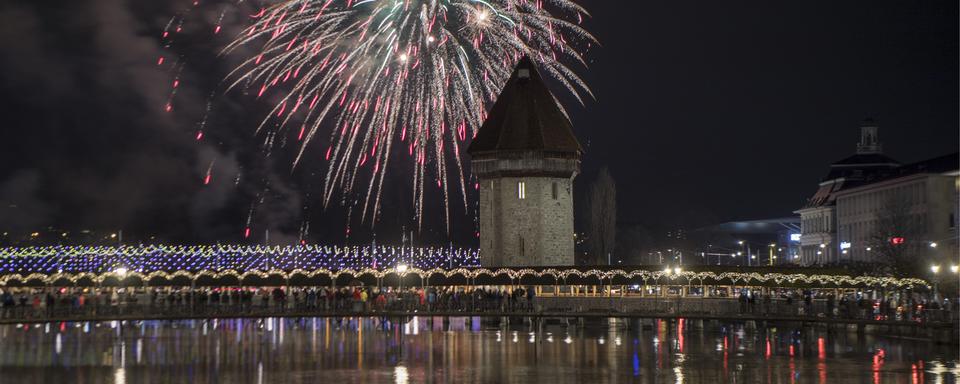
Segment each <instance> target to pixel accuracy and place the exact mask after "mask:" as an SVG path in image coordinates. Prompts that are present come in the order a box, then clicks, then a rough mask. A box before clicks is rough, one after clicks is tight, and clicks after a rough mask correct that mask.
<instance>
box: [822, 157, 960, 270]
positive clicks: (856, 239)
mask: <svg viewBox="0 0 960 384" xmlns="http://www.w3.org/2000/svg"><path fill="white" fill-rule="evenodd" d="M958 161H960V160H958V157H957V154H955V153H954V154H951V155H946V156H941V157H937V158H933V159H930V160H925V161H922V162H918V163H914V164H908V165H904V166H901V167H899V168H897V169H896V170H895V171H893V172H890V173H889V174H886V175H884V176H882V177H880V178H878V180H876V181H874V182H871V183H869V184H865V185H861V186H858V187H854V188H849V189H844V190H842V191H840V192H838V193H837V194H836V200H837V238H838V239H839V241H840V248H841V251H840V260H841V261H844V260H849V261H865V262H870V261H874V260H875V255H872V254H871V251H873V249H871V248H872V247H876V244H877V242H878V241H894V240H893V239H886V238H883V239H880V238H878V235H879V234H881V232H880V231H879V230H878V228H877V226H878V221H879V219H878V218H879V217H880V215H883V214H888V215H889V213H890V211H902V212H903V213H904V214H903V216H904V218H905V219H906V220H903V221H904V225H908V224H909V228H905V229H903V231H904V232H903V233H901V234H899V236H896V237H903V239H902V241H903V244H902V246H904V247H906V248H907V249H908V250H909V252H911V253H913V254H915V255H916V256H917V257H921V258H925V259H930V260H931V263H932V264H942V263H949V262H950V261H951V257H950V256H951V255H952V256H953V257H952V259H956V255H957V193H958V187H960V177H958V175H960V171H958V168H960V167H958V164H957V163H958ZM881 225H882V224H881ZM896 241H898V242H899V241H900V240H896ZM938 261H939V262H938ZM953 263H954V264H956V261H955V260H954V261H953Z"/></svg>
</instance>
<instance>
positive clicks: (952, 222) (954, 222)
mask: <svg viewBox="0 0 960 384" xmlns="http://www.w3.org/2000/svg"><path fill="white" fill-rule="evenodd" d="M949 220H950V221H949V223H950V229H953V228H954V227H956V226H957V217H956V216H954V215H953V212H951V213H950V219H949Z"/></svg>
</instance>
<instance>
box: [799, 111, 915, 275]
mask: <svg viewBox="0 0 960 384" xmlns="http://www.w3.org/2000/svg"><path fill="white" fill-rule="evenodd" d="M882 152H883V146H882V145H881V144H880V136H879V130H878V127H877V125H876V124H874V123H873V121H871V120H867V121H865V122H864V124H863V125H862V126H861V127H860V142H859V143H858V144H857V152H856V154H855V155H853V156H850V157H847V158H845V159H843V160H840V161H838V162H836V163H833V164H831V165H830V172H829V173H828V174H827V176H826V177H824V178H823V180H822V181H821V182H820V187H819V188H818V189H817V192H816V193H815V194H814V195H813V197H811V198H810V200H808V201H807V204H806V205H805V206H804V207H803V208H800V209H799V210H797V211H795V213H798V214H800V228H801V235H800V260H799V262H800V264H803V265H812V264H828V263H836V262H839V261H840V255H841V253H840V252H841V250H840V243H839V242H838V241H837V236H836V234H837V212H836V211H837V201H836V198H837V193H838V192H840V191H842V190H844V189H847V188H852V187H855V186H858V185H863V184H865V183H867V182H868V180H870V179H871V178H873V177H876V176H877V175H879V174H882V173H884V172H886V171H889V170H891V169H894V168H896V167H898V166H900V163H899V162H897V161H896V160H893V159H891V158H889V157H887V156H885V155H884V154H883V153H882Z"/></svg>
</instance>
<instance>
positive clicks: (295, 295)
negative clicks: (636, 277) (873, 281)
mask: <svg viewBox="0 0 960 384" xmlns="http://www.w3.org/2000/svg"><path fill="white" fill-rule="evenodd" d="M535 292H536V290H535V289H533V288H532V287H522V286H517V287H463V286H460V287H419V286H417V287H407V288H401V289H398V288H394V287H384V288H378V287H370V286H348V287H242V288H241V287H219V288H211V287H202V288H187V287H127V288H118V287H100V288H92V287H87V288H83V287H70V288H5V289H2V290H0V317H2V318H4V319H38V318H71V317H84V316H93V317H96V316H119V315H131V316H138V315H142V316H149V315H163V316H170V315H189V316H208V315H210V316H215V315H218V314H220V315H244V314H305V315H308V314H310V313H331V312H333V313H376V312H391V311H392V312H400V311H402V312H489V313H508V312H523V311H532V310H534V309H535V307H536V304H537V303H538V302H537V300H536V299H537V297H536V294H535ZM720 296H722V295H720ZM734 296H735V297H736V300H737V301H738V302H739V313H740V314H744V315H760V316H768V315H780V316H800V317H821V318H843V319H872V320H881V321H883V320H888V321H918V322H926V321H950V320H951V319H953V315H954V313H953V311H952V310H953V305H954V303H953V302H952V301H951V300H949V299H942V300H939V299H933V298H932V297H930V296H926V295H921V294H918V293H900V292H895V293H889V294H883V295H878V296H879V297H872V294H871V295H868V294H865V293H862V292H857V293H845V294H841V295H839V298H838V297H837V296H835V295H834V293H833V291H832V290H826V291H814V290H790V289H783V290H772V289H771V290H750V289H740V290H739V291H738V292H735V294H734ZM716 299H717V300H731V301H732V300H733V298H724V297H717V298H716ZM627 300H631V299H627ZM665 300H666V301H672V300H673V299H665ZM689 300H697V299H695V298H691V299H689ZM710 300H712V299H710ZM736 311H737V309H734V308H728V310H725V311H724V312H725V313H724V314H730V313H726V312H731V313H735V312H736Z"/></svg>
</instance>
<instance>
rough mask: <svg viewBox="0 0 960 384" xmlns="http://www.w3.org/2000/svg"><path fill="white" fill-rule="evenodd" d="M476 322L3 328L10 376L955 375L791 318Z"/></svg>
mask: <svg viewBox="0 0 960 384" xmlns="http://www.w3.org/2000/svg"><path fill="white" fill-rule="evenodd" d="M502 320H503V319H499V318H497V319H481V318H476V317H474V318H468V317H451V318H444V317H415V318H411V319H381V318H300V319H287V318H266V319H219V320H218V319H213V320H179V321H132V322H117V321H112V322H101V323H96V322H94V323H90V322H83V323H47V324H33V325H2V326H0V343H2V346H3V347H2V348H0V378H3V379H4V380H3V381H4V382H7V381H9V382H27V381H29V382H59V381H69V382H80V383H86V382H90V383H102V382H113V383H127V382H129V383H181V382H194V383H215V382H238V383H248V382H256V383H271V382H284V383H307V382H336V381H347V382H393V383H423V382H428V383H429V382H457V383H461V382H465V383H486V382H549V383H550V384H553V383H567V382H592V383H608V382H651V383H711V384H713V383H717V382H749V383H754V382H762V383H831V382H841V381H842V382H858V383H886V382H895V383H923V382H941V383H954V382H956V378H957V376H958V374H960V370H958V368H957V366H958V361H957V360H958V353H957V351H956V348H955V347H953V346H932V345H930V343H929V342H927V341H911V340H903V339H892V338H884V337H877V336H871V335H863V334H857V333H856V332H846V331H833V332H827V331H826V330H825V329H815V328H794V327H791V326H787V325H780V326H775V327H774V326H771V327H756V326H753V325H752V323H751V324H734V323H724V322H711V321H691V320H677V321H667V320H647V321H638V320H633V321H625V320H618V319H610V320H603V321H600V320H595V321H593V322H590V321H588V322H587V323H586V324H577V323H576V322H573V321H571V322H570V324H569V325H566V324H563V323H561V322H560V321H553V322H546V323H544V324H538V323H530V322H528V321H524V320H523V319H510V321H509V325H508V324H507V322H506V321H502Z"/></svg>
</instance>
